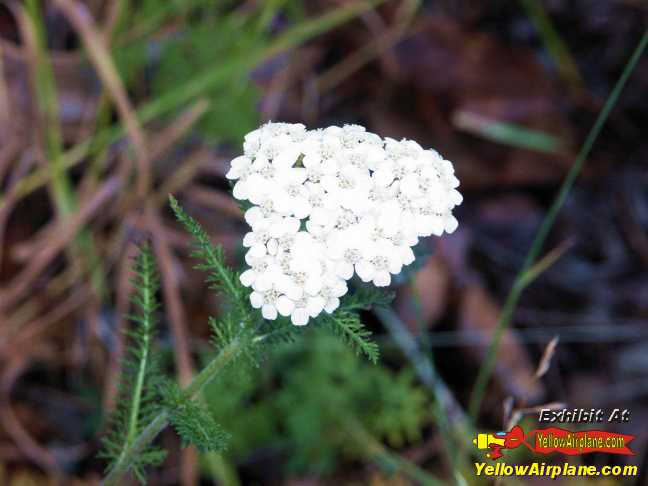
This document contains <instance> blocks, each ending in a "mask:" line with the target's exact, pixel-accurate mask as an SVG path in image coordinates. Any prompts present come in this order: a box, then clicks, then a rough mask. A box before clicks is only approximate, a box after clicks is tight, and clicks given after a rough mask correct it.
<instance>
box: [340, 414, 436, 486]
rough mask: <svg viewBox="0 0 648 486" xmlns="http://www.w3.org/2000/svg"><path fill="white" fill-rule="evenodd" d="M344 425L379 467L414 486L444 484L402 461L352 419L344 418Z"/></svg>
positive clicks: (409, 463) (411, 464)
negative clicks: (402, 477)
mask: <svg viewBox="0 0 648 486" xmlns="http://www.w3.org/2000/svg"><path fill="white" fill-rule="evenodd" d="M344 425H345V428H346V430H347V432H348V433H349V435H350V436H351V437H352V438H353V439H354V440H355V441H356V442H357V443H358V444H359V445H361V446H362V447H363V448H364V449H365V450H366V451H367V453H368V454H369V455H370V456H371V457H372V458H373V459H374V460H375V461H376V462H377V463H378V464H379V465H380V464H382V465H387V466H389V469H391V470H396V471H401V472H403V473H404V474H406V475H407V476H409V477H410V478H411V479H413V480H414V481H416V484H421V485H424V486H443V485H445V484H446V483H445V482H444V481H441V480H439V479H437V478H435V477H434V476H432V475H431V474H430V473H428V472H427V471H425V470H424V469H422V468H421V467H419V466H418V465H416V464H414V463H413V462H410V461H408V460H407V459H403V458H402V457H400V456H399V455H398V454H396V453H394V452H392V451H390V450H389V449H387V448H386V447H385V446H384V445H383V444H381V443H380V442H379V441H378V440H376V438H375V437H373V436H372V435H371V434H370V433H369V432H368V431H367V430H366V429H365V428H364V426H363V425H362V424H361V423H360V422H358V421H357V420H356V419H354V418H352V417H346V418H344Z"/></svg>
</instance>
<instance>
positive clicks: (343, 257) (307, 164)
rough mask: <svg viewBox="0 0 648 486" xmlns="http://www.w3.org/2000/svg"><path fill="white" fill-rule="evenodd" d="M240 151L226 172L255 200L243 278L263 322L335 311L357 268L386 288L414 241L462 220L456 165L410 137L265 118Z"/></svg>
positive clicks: (240, 194)
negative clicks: (312, 126) (457, 210)
mask: <svg viewBox="0 0 648 486" xmlns="http://www.w3.org/2000/svg"><path fill="white" fill-rule="evenodd" d="M243 152H244V153H243V155H241V156H239V157H236V158H235V159H234V160H232V163H231V168H230V170H229V171H228V172H227V178H228V179H231V180H233V181H235V183H234V190H233V193H234V197H235V198H237V199H240V200H247V201H249V202H250V203H252V207H251V208H250V209H248V210H247V211H246V213H245V220H246V221H247V223H248V224H249V225H250V228H251V231H250V232H249V233H247V234H246V235H245V238H244V239H243V245H244V246H245V247H247V248H248V252H247V254H246V259H245V260H246V262H247V264H248V265H249V267H250V268H249V269H247V270H246V271H244V272H243V274H241V282H242V283H243V285H245V286H247V287H251V288H252V293H251V294H250V302H251V304H252V306H253V307H255V308H260V309H261V310H262V313H263V317H265V318H266V319H276V317H277V316H278V315H283V316H286V317H287V316H290V318H291V320H292V322H293V324H295V325H304V324H307V323H308V321H309V319H310V318H314V317H317V316H318V315H319V314H320V313H321V312H322V311H324V312H328V313H332V312H333V311H335V309H337V307H338V306H339V305H340V297H342V296H343V295H344V294H346V292H347V290H348V287H347V284H346V281H347V280H349V279H350V278H351V277H353V275H358V277H359V278H360V279H361V280H362V281H364V282H372V283H373V284H374V285H376V286H378V287H382V286H387V285H389V284H390V283H391V276H392V275H396V274H398V273H400V272H401V270H402V268H403V267H404V266H406V265H409V264H410V263H412V262H413V261H414V252H413V251H412V248H413V247H414V246H415V245H416V244H417V243H418V241H419V238H421V237H427V236H431V235H435V236H441V235H442V234H443V233H444V232H446V233H452V232H453V231H454V230H455V229H456V228H457V226H458V222H457V219H456V218H455V217H454V216H453V215H452V210H453V209H454V207H455V206H457V205H459V204H461V202H462V200H463V198H462V196H461V194H460V193H459V191H457V187H459V180H458V179H457V178H456V176H455V175H454V167H453V166H452V163H451V162H449V161H447V160H445V159H443V157H441V155H439V154H438V153H437V152H436V151H434V150H425V149H423V148H422V147H421V146H420V145H418V144H417V143H416V142H413V141H411V140H401V141H397V140H394V139H391V138H386V139H384V140H383V139H381V138H380V137H379V136H378V135H375V134H373V133H369V132H367V131H366V130H365V129H364V128H363V127H361V126H359V125H345V126H343V127H328V128H325V129H318V130H306V128H305V127H304V125H302V124H290V123H268V124H266V125H263V126H262V127H260V128H259V129H257V130H254V131H253V132H251V133H249V134H248V135H246V136H245V142H244V144H243Z"/></svg>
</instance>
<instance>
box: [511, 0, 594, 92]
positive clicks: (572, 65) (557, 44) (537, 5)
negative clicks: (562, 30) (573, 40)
mask: <svg viewBox="0 0 648 486" xmlns="http://www.w3.org/2000/svg"><path fill="white" fill-rule="evenodd" d="M520 3H521V4H522V7H523V8H524V10H525V11H526V14H527V16H528V17H529V19H531V22H533V24H534V25H535V27H536V29H538V33H539V34H540V37H541V38H542V42H543V43H544V45H545V47H546V48H547V50H548V51H549V55H550V56H551V57H552V58H553V60H554V62H555V63H556V68H557V70H558V73H559V74H560V76H561V77H562V78H563V79H564V80H565V81H567V82H568V83H569V86H570V87H572V88H575V89H580V88H582V87H583V79H582V78H581V75H580V73H579V72H578V67H577V66H576V62H575V61H574V58H573V57H572V55H571V53H570V52H569V48H568V47H567V44H565V42H564V41H563V39H562V38H561V37H560V34H558V31H557V30H556V28H555V27H554V25H553V23H552V22H551V18H550V17H549V15H547V12H546V11H545V9H544V7H543V6H542V3H541V2H540V1H539V0H520Z"/></svg>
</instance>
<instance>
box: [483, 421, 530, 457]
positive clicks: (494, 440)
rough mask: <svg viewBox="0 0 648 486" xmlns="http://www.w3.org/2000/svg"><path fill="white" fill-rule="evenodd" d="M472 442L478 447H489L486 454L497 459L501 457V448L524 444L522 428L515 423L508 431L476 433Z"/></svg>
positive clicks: (512, 447) (513, 447) (511, 447)
mask: <svg viewBox="0 0 648 486" xmlns="http://www.w3.org/2000/svg"><path fill="white" fill-rule="evenodd" d="M473 444H475V445H476V446H477V448H478V449H490V451H491V452H489V453H487V454H486V457H488V458H490V459H493V460H495V459H499V458H500V457H502V449H515V448H516V447H519V446H521V445H522V444H525V445H527V446H528V444H527V443H526V441H525V440H524V430H522V427H520V426H519V425H516V426H515V427H513V428H512V429H511V431H510V432H497V433H495V434H477V437H475V438H474V439H473Z"/></svg>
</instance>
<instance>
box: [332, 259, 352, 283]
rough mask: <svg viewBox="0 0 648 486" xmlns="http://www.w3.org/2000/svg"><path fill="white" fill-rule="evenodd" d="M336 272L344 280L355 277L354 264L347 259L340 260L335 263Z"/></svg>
mask: <svg viewBox="0 0 648 486" xmlns="http://www.w3.org/2000/svg"><path fill="white" fill-rule="evenodd" d="M335 273H336V275H338V276H339V277H342V278H343V279H344V280H349V279H350V278H351V277H353V264H351V263H349V262H345V261H341V262H338V263H337V265H335Z"/></svg>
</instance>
